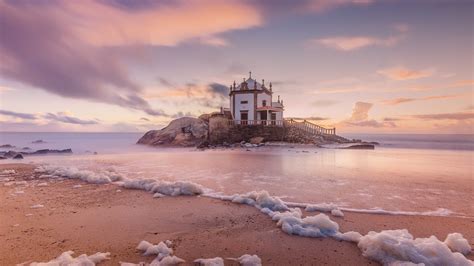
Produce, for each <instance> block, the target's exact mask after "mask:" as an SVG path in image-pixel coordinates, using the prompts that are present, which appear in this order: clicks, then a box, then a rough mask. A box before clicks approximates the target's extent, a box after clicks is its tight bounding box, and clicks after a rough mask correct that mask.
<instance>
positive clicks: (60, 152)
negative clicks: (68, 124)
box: [0, 149, 72, 159]
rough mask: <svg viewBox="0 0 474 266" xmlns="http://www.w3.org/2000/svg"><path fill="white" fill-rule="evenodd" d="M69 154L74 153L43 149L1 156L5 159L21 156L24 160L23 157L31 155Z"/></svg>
mask: <svg viewBox="0 0 474 266" xmlns="http://www.w3.org/2000/svg"><path fill="white" fill-rule="evenodd" d="M67 153H72V150H71V149H64V150H51V149H42V150H37V151H34V152H24V151H21V152H16V151H7V152H0V155H1V156H3V157H5V158H13V159H17V158H15V157H16V156H18V155H20V156H21V158H20V159H23V156H29V155H46V154H67Z"/></svg>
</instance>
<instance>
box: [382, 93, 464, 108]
mask: <svg viewBox="0 0 474 266" xmlns="http://www.w3.org/2000/svg"><path fill="white" fill-rule="evenodd" d="M465 95H466V94H465V93H459V94H448V95H434V96H427V97H421V98H403V97H402V98H395V99H388V100H384V101H382V103H383V104H387V105H398V104H401V103H407V102H415V101H429V100H441V99H451V98H458V97H462V96H465Z"/></svg>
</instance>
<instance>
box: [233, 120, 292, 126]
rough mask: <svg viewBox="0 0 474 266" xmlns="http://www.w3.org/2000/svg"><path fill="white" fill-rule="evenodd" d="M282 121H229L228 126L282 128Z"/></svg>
mask: <svg viewBox="0 0 474 266" xmlns="http://www.w3.org/2000/svg"><path fill="white" fill-rule="evenodd" d="M284 123H285V121H284V120H229V125H242V126H255V125H263V126H283V125H284Z"/></svg>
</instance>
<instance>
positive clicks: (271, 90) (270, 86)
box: [270, 82, 272, 91]
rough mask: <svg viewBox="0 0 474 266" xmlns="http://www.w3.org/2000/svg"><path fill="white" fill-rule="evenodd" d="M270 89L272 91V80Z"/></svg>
mask: <svg viewBox="0 0 474 266" xmlns="http://www.w3.org/2000/svg"><path fill="white" fill-rule="evenodd" d="M270 91H272V83H271V82H270Z"/></svg>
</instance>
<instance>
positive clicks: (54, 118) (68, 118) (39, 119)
mask: <svg viewBox="0 0 474 266" xmlns="http://www.w3.org/2000/svg"><path fill="white" fill-rule="evenodd" d="M0 115H5V116H10V117H13V118H20V119H23V120H33V123H44V121H45V120H46V121H49V122H61V123H66V124H76V125H94V124H98V123H99V122H98V120H84V119H80V118H77V117H74V116H72V114H70V113H67V112H58V113H56V114H54V113H46V114H38V115H35V114H28V113H18V112H13V111H7V110H0Z"/></svg>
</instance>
